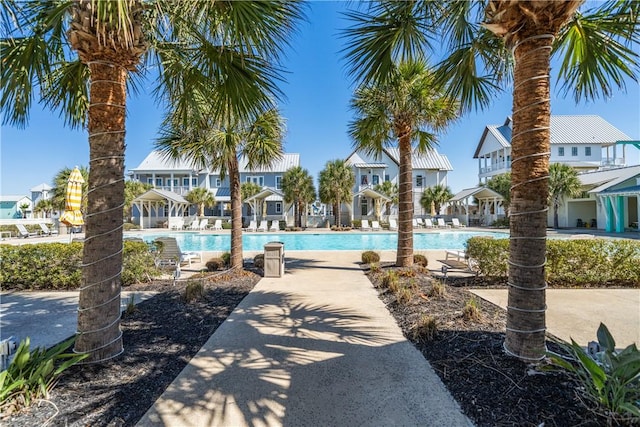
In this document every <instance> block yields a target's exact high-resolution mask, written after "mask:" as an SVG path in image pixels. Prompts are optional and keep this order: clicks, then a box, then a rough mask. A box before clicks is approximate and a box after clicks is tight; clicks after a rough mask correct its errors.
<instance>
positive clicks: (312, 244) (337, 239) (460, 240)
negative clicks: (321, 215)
mask: <svg viewBox="0 0 640 427" xmlns="http://www.w3.org/2000/svg"><path fill="white" fill-rule="evenodd" d="M127 235H128V236H136V237H142V238H143V239H144V240H145V241H147V242H151V241H153V240H154V239H155V238H157V237H160V236H171V237H175V238H176V239H177V241H178V244H179V245H180V249H182V250H183V251H228V250H229V249H230V245H231V242H230V240H231V237H230V236H229V234H200V233H158V234H146V233H145V234H127ZM473 236H493V237H495V238H507V237H509V235H508V234H506V233H491V232H473V233H471V232H465V231H449V232H447V231H442V232H436V233H414V234H413V247H414V249H417V250H420V249H464V244H465V242H466V241H467V240H468V239H469V238H470V237H473ZM272 241H278V242H283V243H284V247H285V250H288V251H309V250H312V251H315V250H318V251H347V250H358V251H360V250H369V249H372V250H396V249H397V246H398V236H397V234H396V233H361V232H351V233H310V232H305V233H243V235H242V246H243V250H245V251H262V250H263V249H264V245H265V244H266V243H268V242H272Z"/></svg>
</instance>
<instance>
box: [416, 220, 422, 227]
mask: <svg viewBox="0 0 640 427" xmlns="http://www.w3.org/2000/svg"><path fill="white" fill-rule="evenodd" d="M416 222H417V223H418V226H419V227H420V228H424V221H423V220H422V218H416Z"/></svg>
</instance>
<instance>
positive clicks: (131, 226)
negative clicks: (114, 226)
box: [123, 222, 140, 231]
mask: <svg viewBox="0 0 640 427" xmlns="http://www.w3.org/2000/svg"><path fill="white" fill-rule="evenodd" d="M123 229H124V231H131V230H140V226H139V225H136V224H132V223H130V222H125V223H124V224H123Z"/></svg>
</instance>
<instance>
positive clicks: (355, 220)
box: [351, 219, 362, 229]
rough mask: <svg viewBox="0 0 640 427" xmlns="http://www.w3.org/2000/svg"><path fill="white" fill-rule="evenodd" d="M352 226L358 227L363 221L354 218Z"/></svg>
mask: <svg viewBox="0 0 640 427" xmlns="http://www.w3.org/2000/svg"><path fill="white" fill-rule="evenodd" d="M351 227H352V228H356V229H357V228H360V227H362V221H361V220H359V219H354V220H353V221H351Z"/></svg>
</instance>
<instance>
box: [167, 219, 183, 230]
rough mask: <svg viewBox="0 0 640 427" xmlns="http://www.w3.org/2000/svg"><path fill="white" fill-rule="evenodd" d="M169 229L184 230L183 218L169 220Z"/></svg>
mask: <svg viewBox="0 0 640 427" xmlns="http://www.w3.org/2000/svg"><path fill="white" fill-rule="evenodd" d="M169 228H170V229H172V230H182V229H183V228H184V218H183V217H177V218H174V217H171V218H169Z"/></svg>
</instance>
